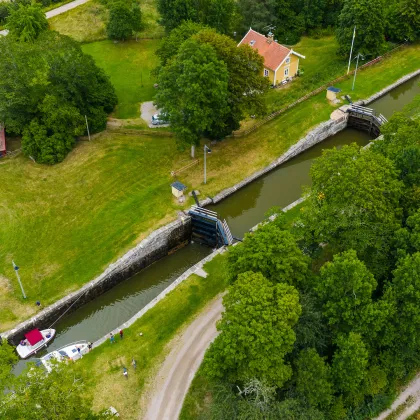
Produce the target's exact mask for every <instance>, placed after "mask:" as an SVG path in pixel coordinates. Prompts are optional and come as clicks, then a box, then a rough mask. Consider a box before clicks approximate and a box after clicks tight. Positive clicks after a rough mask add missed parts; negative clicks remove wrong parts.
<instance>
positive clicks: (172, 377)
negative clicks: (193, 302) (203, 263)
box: [143, 297, 223, 420]
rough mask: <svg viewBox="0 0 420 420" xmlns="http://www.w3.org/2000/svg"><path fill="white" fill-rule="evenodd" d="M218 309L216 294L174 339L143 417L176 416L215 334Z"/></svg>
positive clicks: (147, 419) (173, 419)
mask: <svg viewBox="0 0 420 420" xmlns="http://www.w3.org/2000/svg"><path fill="white" fill-rule="evenodd" d="M222 311H223V305H222V298H221V297H218V298H217V299H216V300H214V301H213V302H212V303H211V304H210V305H209V306H207V307H206V308H205V309H204V311H203V312H202V313H201V314H200V315H199V316H198V317H197V318H196V319H195V320H194V321H193V322H192V323H191V324H190V325H189V326H188V327H187V329H186V330H185V331H184V332H183V333H182V334H181V336H180V337H179V338H178V339H177V342H176V344H175V346H174V347H173V349H172V350H171V352H170V353H169V355H168V356H167V357H166V359H165V361H164V363H163V365H162V367H161V368H160V370H159V372H158V374H157V375H156V380H155V382H154V383H153V385H152V395H151V397H150V399H149V403H148V407H147V410H146V411H145V412H146V415H145V416H144V417H143V419H145V420H177V419H178V416H179V414H180V412H181V409H182V404H183V402H184V398H185V395H186V394H187V391H188V388H189V387H190V385H191V382H192V380H193V378H194V375H195V372H196V371H197V370H198V368H199V367H200V364H201V361H202V360H203V357H204V353H205V351H206V349H207V348H208V346H209V345H210V343H211V342H212V341H213V340H214V339H215V338H216V336H217V334H218V332H217V330H216V321H217V320H218V319H219V318H220V317H221V314H222Z"/></svg>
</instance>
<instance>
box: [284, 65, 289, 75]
mask: <svg viewBox="0 0 420 420" xmlns="http://www.w3.org/2000/svg"><path fill="white" fill-rule="evenodd" d="M288 76H289V67H286V68H285V69H284V77H288Z"/></svg>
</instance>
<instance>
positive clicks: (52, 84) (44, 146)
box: [0, 31, 117, 164]
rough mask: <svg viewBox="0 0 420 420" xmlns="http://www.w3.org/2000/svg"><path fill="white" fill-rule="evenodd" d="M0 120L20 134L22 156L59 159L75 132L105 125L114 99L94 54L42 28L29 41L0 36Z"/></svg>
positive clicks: (38, 158)
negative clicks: (35, 38) (29, 42)
mask: <svg viewBox="0 0 420 420" xmlns="http://www.w3.org/2000/svg"><path fill="white" fill-rule="evenodd" d="M0 55H1V56H2V58H3V59H2V60H1V62H0V72H1V74H3V75H4V77H2V78H1V79H0V94H1V95H2V97H6V96H7V97H8V101H1V102H0V120H1V121H4V123H5V126H6V127H7V129H8V130H10V131H11V132H14V133H16V134H23V138H22V148H23V150H24V152H25V154H27V155H30V156H32V157H33V158H34V159H36V160H37V161H38V162H41V163H49V164H51V163H55V162H59V161H62V160H63V159H64V157H65V156H66V154H67V153H68V152H69V151H70V150H71V148H72V146H73V144H74V142H75V139H76V137H77V136H79V135H81V134H84V133H85V130H86V126H85V116H86V117H87V119H88V122H89V126H90V131H91V133H93V132H97V131H99V130H102V129H104V128H105V125H106V114H107V113H109V112H111V111H112V109H113V108H114V106H115V104H116V102H117V98H116V95H115V92H114V89H113V87H112V85H111V84H110V82H109V80H108V78H107V76H106V75H105V74H104V73H103V71H102V70H100V69H99V68H98V67H96V65H95V63H94V61H93V59H92V57H90V56H87V55H85V54H83V52H82V51H81V49H80V46H79V45H78V44H77V43H76V42H75V41H72V40H71V39H70V38H68V37H64V36H61V35H59V34H58V33H55V32H50V31H46V32H44V33H43V34H41V35H40V37H39V38H38V39H37V40H36V41H35V42H34V43H33V44H27V43H20V42H15V41H13V39H12V38H9V37H8V36H7V37H3V38H2V39H0Z"/></svg>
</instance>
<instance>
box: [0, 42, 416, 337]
mask: <svg viewBox="0 0 420 420" xmlns="http://www.w3.org/2000/svg"><path fill="white" fill-rule="evenodd" d="M419 52H420V47H419V46H418V45H417V46H411V47H408V48H405V49H403V50H401V51H399V52H398V53H396V54H395V55H393V56H392V57H390V58H387V59H385V60H384V61H382V62H381V63H379V64H377V65H375V66H373V67H370V68H368V69H366V70H364V71H362V72H360V74H359V75H358V78H357V87H356V90H355V91H354V92H353V93H352V97H353V98H355V99H357V98H363V97H368V96H370V95H371V94H373V93H374V92H376V91H378V90H380V89H381V88H383V87H385V86H387V85H389V84H391V83H393V82H394V81H396V80H397V79H399V78H400V77H401V76H403V75H404V74H407V73H410V72H412V71H414V70H416V69H417V68H419V67H420V53H419ZM350 86H351V85H350V81H344V82H342V83H341V84H339V87H341V88H342V89H343V93H348V92H349V91H350V90H349V89H350ZM333 109H334V108H333V107H332V106H331V105H329V104H328V103H327V101H326V99H325V94H324V93H321V94H319V95H317V96H315V97H313V98H311V99H309V100H308V101H306V102H304V103H302V104H300V105H298V106H296V107H295V108H293V109H290V110H289V111H288V112H287V113H284V114H282V115H280V116H279V117H278V118H276V119H274V120H272V121H270V122H269V123H267V124H265V125H263V126H262V127H260V128H259V129H258V130H257V131H255V132H253V133H251V134H250V135H248V136H246V137H239V138H229V139H226V140H225V141H223V142H220V143H218V144H217V145H214V146H212V154H211V155H209V156H208V159H207V170H208V172H207V174H208V177H207V184H206V185H203V183H202V182H203V166H202V153H201V150H202V149H201V148H199V149H198V153H197V154H198V158H199V163H198V164H197V165H196V166H194V167H192V168H191V169H190V170H189V171H186V172H182V173H181V174H180V175H179V178H178V179H179V180H180V181H182V182H184V183H185V184H186V185H187V186H188V188H189V189H191V188H197V189H199V190H200V191H201V196H200V198H204V197H206V196H207V195H210V196H213V195H215V194H216V193H218V192H219V191H220V190H222V189H224V188H227V187H229V186H232V185H233V184H235V183H236V182H239V181H240V180H242V179H243V178H244V177H246V176H248V175H250V174H251V173H253V172H254V171H256V170H258V169H261V168H262V167H263V166H265V165H267V164H268V163H269V162H270V161H272V160H273V159H274V158H276V157H278V156H279V155H281V154H282V153H284V152H285V151H286V150H287V149H288V147H289V146H290V145H292V144H294V143H296V141H298V140H299V139H300V138H301V137H303V136H304V135H305V133H306V132H307V131H308V130H310V129H311V128H312V127H313V126H315V125H317V124H318V123H320V122H321V121H324V120H327V119H328V117H329V115H330V112H331V111H332V110H333ZM188 162H190V159H189V153H188V151H184V152H179V151H178V150H177V148H176V145H175V141H174V139H173V138H171V137H166V136H163V133H162V135H158V134H157V135H156V136H145V135H135V134H129V135H123V134H119V133H118V132H109V133H104V134H103V135H101V136H99V137H98V138H96V139H95V140H93V141H92V142H90V143H89V142H84V143H80V144H79V145H78V146H77V147H76V148H75V150H74V151H73V152H71V153H70V154H69V156H68V157H67V159H66V160H65V161H64V162H63V163H61V164H58V165H55V166H51V167H50V166H43V165H37V164H34V163H33V162H31V161H30V160H29V159H27V158H24V157H23V156H19V157H17V158H14V159H11V160H4V161H3V162H2V163H1V164H0V178H1V180H2V182H1V183H0V220H1V223H0V239H1V240H0V273H1V274H0V330H4V329H7V328H9V327H11V326H12V325H14V324H16V323H17V322H18V321H21V320H23V319H25V318H28V317H29V316H31V315H32V314H33V313H34V312H35V310H36V309H35V304H34V302H35V301H36V300H38V299H40V300H41V302H42V303H43V304H44V306H45V305H47V304H50V303H52V302H54V301H55V300H57V299H59V298H61V297H63V296H65V295H66V294H67V293H69V292H70V291H73V290H75V289H77V288H79V287H80V286H82V285H83V284H85V283H86V282H88V281H89V280H92V279H93V278H94V277H95V276H96V275H98V274H99V273H100V272H101V271H102V270H103V269H104V268H105V267H106V266H107V265H108V264H110V263H111V262H113V261H115V260H116V259H117V257H118V256H120V255H122V254H123V253H124V251H126V250H128V249H129V248H130V247H132V246H134V245H135V244H137V243H138V242H139V241H140V239H141V238H143V237H144V236H145V235H146V234H147V233H148V232H150V231H151V230H153V229H156V228H157V227H158V226H159V225H161V224H164V223H165V222H168V221H169V220H172V219H174V218H175V217H176V210H177V209H179V208H180V207H179V206H178V205H177V204H176V203H175V202H174V201H173V200H172V196H171V193H170V188H169V184H170V183H171V182H172V178H171V177H170V172H171V171H172V170H176V169H179V168H181V167H183V166H185V165H186V164H187V163H188ZM190 203H191V200H190V201H189V202H187V203H185V205H184V206H185V207H187V206H188V205H189V204H190ZM12 259H14V260H15V262H16V263H17V264H18V265H19V266H20V267H21V270H20V273H21V276H22V280H23V283H24V285H25V288H26V292H27V294H28V299H27V301H26V302H24V301H23V299H22V298H21V294H20V290H19V286H18V284H17V282H16V279H15V275H14V272H13V269H12V265H11V261H12Z"/></svg>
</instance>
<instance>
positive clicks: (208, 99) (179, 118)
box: [155, 39, 229, 145]
mask: <svg viewBox="0 0 420 420" xmlns="http://www.w3.org/2000/svg"><path fill="white" fill-rule="evenodd" d="M158 83H159V90H158V93H157V95H156V98H155V102H156V104H157V106H158V107H159V108H161V109H162V111H163V112H165V113H167V114H168V116H169V121H170V123H171V125H172V128H173V130H174V132H175V134H176V136H177V139H178V141H179V142H180V144H188V145H198V144H199V142H200V139H201V136H202V135H203V134H204V133H205V132H206V131H207V130H209V129H210V127H212V126H219V125H221V124H223V122H224V117H225V115H226V114H227V113H228V111H229V105H228V92H227V86H228V73H227V69H226V64H225V63H224V62H223V61H221V60H219V59H218V58H217V56H216V53H215V51H214V49H213V48H212V47H211V46H210V45H206V44H203V43H200V42H199V41H197V40H195V39H189V40H187V41H185V42H184V43H183V44H182V46H181V48H180V50H179V52H178V54H177V56H176V57H175V58H174V59H173V60H171V61H170V62H169V63H168V64H167V65H166V66H165V67H164V68H162V69H161V70H160V72H159V77H158Z"/></svg>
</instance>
